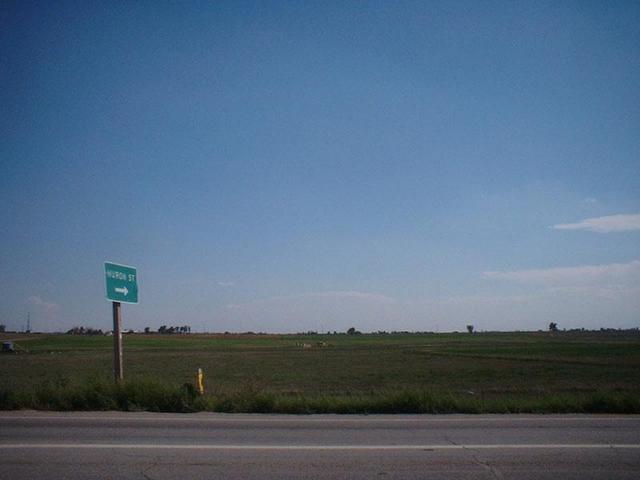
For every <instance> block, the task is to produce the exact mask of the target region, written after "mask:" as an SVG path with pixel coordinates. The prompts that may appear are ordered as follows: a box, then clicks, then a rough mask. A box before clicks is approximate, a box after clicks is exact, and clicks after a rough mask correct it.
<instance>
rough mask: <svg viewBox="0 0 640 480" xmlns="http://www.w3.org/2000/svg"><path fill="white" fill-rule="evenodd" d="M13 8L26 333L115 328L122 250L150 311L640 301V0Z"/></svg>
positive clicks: (447, 324) (9, 208)
mask: <svg viewBox="0 0 640 480" xmlns="http://www.w3.org/2000/svg"><path fill="white" fill-rule="evenodd" d="M0 32H2V33H1V34H0V35H1V37H2V41H0V56H1V57H2V59H3V60H2V62H0V77H1V78H2V80H3V88H2V89H1V90H0V105H2V108H0V135H1V137H2V139H3V141H2V142H1V145H0V204H1V205H2V208H1V209H0V224H1V225H2V226H3V228H2V233H1V234H0V326H1V327H2V330H4V331H6V332H26V331H30V332H61V333H64V332H69V333H76V334H83V335H86V334H105V333H108V332H109V331H110V330H111V329H112V328H113V327H112V305H111V301H109V300H107V298H105V297H106V296H107V295H105V290H107V283H106V279H105V267H104V264H105V262H112V261H113V262H117V263H118V264H123V265H131V266H134V267H135V269H137V270H136V271H135V273H134V270H131V271H129V270H127V271H126V272H125V271H124V270H123V273H119V274H114V275H115V276H114V277H113V278H112V280H118V281H122V282H124V281H125V280H126V282H129V283H122V284H119V283H118V284H113V285H112V286H111V288H112V294H113V295H120V296H119V297H117V298H118V299H119V300H117V301H122V302H131V303H135V302H137V301H139V303H137V304H127V303H123V305H122V310H121V313H122V320H123V330H124V331H125V332H137V333H144V332H147V333H161V334H188V333H192V334H193V333H201V332H221V334H223V333H222V332H231V333H233V332H236V333H242V332H245V333H253V332H259V333H264V334H271V333H296V332H299V333H303V334H309V333H313V334H315V333H316V332H317V333H318V334H327V333H329V334H332V335H333V334H336V335H338V334H340V335H343V334H344V335H349V334H351V335H358V334H359V332H362V333H363V334H367V333H374V334H380V335H382V334H384V333H383V332H389V333H391V332H395V333H403V332H406V333H408V332H423V333H427V332H461V333H464V334H475V333H482V332H500V331H502V332H505V331H522V332H538V331H543V332H545V333H554V332H556V331H557V332H559V333H560V334H561V333H562V331H564V330H566V331H567V332H577V331H582V330H583V329H584V330H585V331H601V330H603V331H609V332H615V331H626V332H631V333H633V332H637V329H638V327H640V135H639V132H640V109H638V105H640V3H638V2H625V1H612V2H584V1H566V2H531V1H514V2H502V1H488V2H482V3H479V2H473V1H459V2H447V1H434V2H413V1H400V2H393V3H392V2H385V1H371V2H365V3H360V2H349V1H346V2H331V1H330V2H303V3H291V2H257V1H251V0H247V1H220V2H208V3H202V4H182V3H176V4H153V3H146V2H125V3H121V4H113V3H109V2H106V3H96V2H90V3H82V2H81V3H78V2H70V1H64V0H63V1H60V2H55V3H53V2H45V1H35V2H19V1H7V2H3V3H2V6H0ZM127 268H133V267H127ZM134 283H135V285H134ZM138 288H139V292H138ZM138 295H139V298H138ZM134 299H135V301H134ZM112 300H113V298H112ZM634 335H635V333H634ZM4 336H5V337H6V335H4ZM69 340H73V339H69ZM96 340H97V339H96ZM34 345H38V342H37V341H35V343H34ZM43 348H44V347H43Z"/></svg>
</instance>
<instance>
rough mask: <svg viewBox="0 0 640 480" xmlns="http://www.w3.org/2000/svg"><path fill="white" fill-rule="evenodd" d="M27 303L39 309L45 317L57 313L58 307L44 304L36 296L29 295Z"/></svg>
mask: <svg viewBox="0 0 640 480" xmlns="http://www.w3.org/2000/svg"><path fill="white" fill-rule="evenodd" d="M27 303H28V304H29V305H32V306H34V307H37V308H41V309H42V310H43V311H44V312H45V313H46V314H47V315H52V314H54V313H55V312H57V311H58V309H59V308H60V305H58V304H57V303H52V302H45V301H44V300H42V298H41V297H39V296H38V295H31V296H30V297H29V298H28V299H27Z"/></svg>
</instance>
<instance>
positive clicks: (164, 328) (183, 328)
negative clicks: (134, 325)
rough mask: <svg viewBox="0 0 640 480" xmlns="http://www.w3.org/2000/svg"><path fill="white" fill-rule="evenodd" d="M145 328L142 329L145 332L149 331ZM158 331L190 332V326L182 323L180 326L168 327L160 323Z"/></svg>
mask: <svg viewBox="0 0 640 480" xmlns="http://www.w3.org/2000/svg"><path fill="white" fill-rule="evenodd" d="M147 328H149V327H147ZM147 328H145V329H144V332H145V333H149V331H148V330H147ZM158 333H162V334H172V333H191V326H190V325H182V326H180V327H175V326H174V327H168V326H166V325H162V326H161V327H160V328H159V329H158Z"/></svg>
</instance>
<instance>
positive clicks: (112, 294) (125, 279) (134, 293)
mask: <svg viewBox="0 0 640 480" xmlns="http://www.w3.org/2000/svg"><path fill="white" fill-rule="evenodd" d="M104 273H105V276H106V281H107V282H106V285H107V300H111V301H113V302H122V303H138V273H137V272H136V269H135V267H129V266H127V265H118V264H117V263H110V262H104Z"/></svg>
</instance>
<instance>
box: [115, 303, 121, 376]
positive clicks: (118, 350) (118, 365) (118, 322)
mask: <svg viewBox="0 0 640 480" xmlns="http://www.w3.org/2000/svg"><path fill="white" fill-rule="evenodd" d="M113 374H114V376H115V379H116V382H121V381H122V378H123V371H122V316H121V315H120V302H113Z"/></svg>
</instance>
